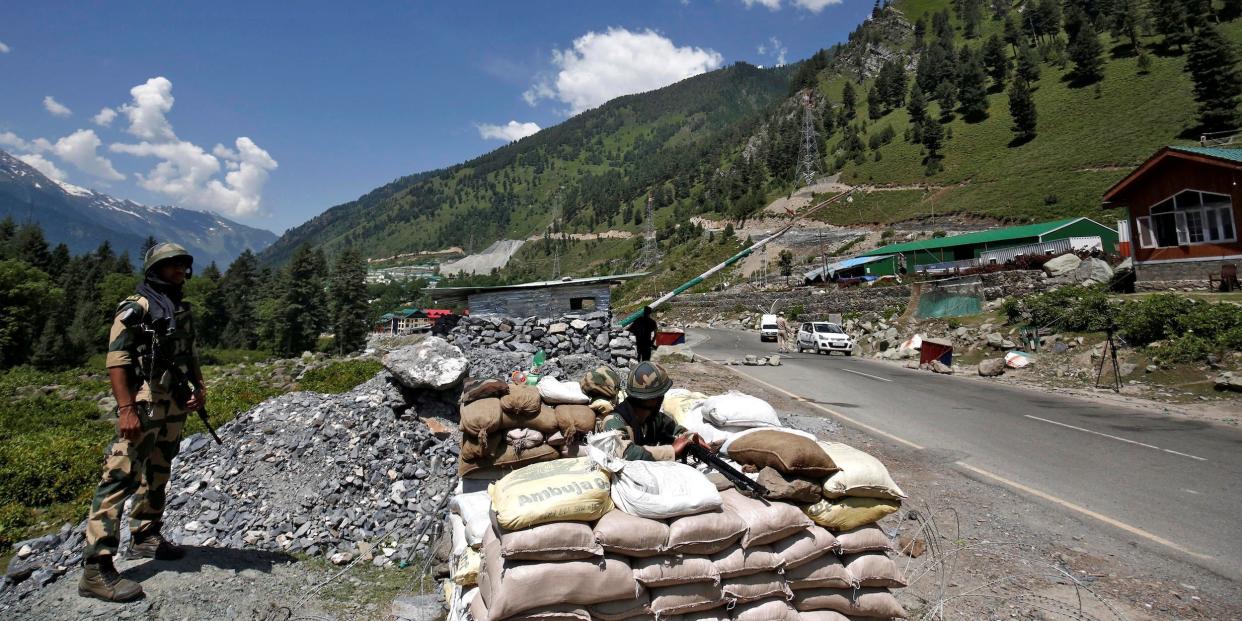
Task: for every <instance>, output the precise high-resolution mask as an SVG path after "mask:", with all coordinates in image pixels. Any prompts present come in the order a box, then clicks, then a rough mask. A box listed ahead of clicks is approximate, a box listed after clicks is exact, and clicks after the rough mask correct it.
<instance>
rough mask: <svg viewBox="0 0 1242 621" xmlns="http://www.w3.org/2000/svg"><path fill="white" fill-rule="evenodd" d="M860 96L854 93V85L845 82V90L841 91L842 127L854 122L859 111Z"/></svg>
mask: <svg viewBox="0 0 1242 621" xmlns="http://www.w3.org/2000/svg"><path fill="white" fill-rule="evenodd" d="M857 107H858V94H857V93H856V92H854V83H853V82H850V81H848V80H847V81H846V82H845V88H844V89H842V91H841V125H845V124H846V123H849V122H850V121H853V120H854V117H855V116H856V114H857V112H858V110H857Z"/></svg>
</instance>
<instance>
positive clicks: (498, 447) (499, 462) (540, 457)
mask: <svg viewBox="0 0 1242 621" xmlns="http://www.w3.org/2000/svg"><path fill="white" fill-rule="evenodd" d="M472 445H473V442H471V441H469V440H466V441H464V442H462V443H461V453H462V457H461V459H459V460H458V463H457V474H458V475H460V476H463V477H464V476H466V475H469V474H472V473H474V472H477V471H479V470H488V469H493V468H495V469H500V470H513V469H515V468H522V467H525V466H529V465H531V464H536V463H539V462H546V461H552V460H555V459H557V458H559V457H560V456H561V452H560V451H558V450H557V449H556V448H555V447H551V446H548V445H546V444H541V445H539V446H536V447H535V448H532V449H529V450H525V451H521V452H518V450H517V449H515V448H513V447H512V446H509V445H508V444H506V443H505V439H504V436H501V435H495V436H493V437H492V438H491V439H490V440H488V446H489V447H490V448H491V451H490V454H483V453H484V451H481V450H479V449H478V448H477V446H472ZM467 454H469V455H481V456H480V457H477V458H475V459H472V460H467V459H466V457H465V455H467Z"/></svg>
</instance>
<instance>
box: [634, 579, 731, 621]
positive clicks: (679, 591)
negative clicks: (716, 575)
mask: <svg viewBox="0 0 1242 621" xmlns="http://www.w3.org/2000/svg"><path fill="white" fill-rule="evenodd" d="M725 604H727V602H726V601H725V598H724V593H722V592H721V590H720V585H717V584H713V583H711V582H695V583H693V584H679V585H677V586H671V587H663V588H659V589H652V591H651V612H653V613H655V616H656V619H666V618H668V617H670V616H673V615H681V614H686V613H691V612H699V611H703V610H711V609H713V608H722V607H724V606H725Z"/></svg>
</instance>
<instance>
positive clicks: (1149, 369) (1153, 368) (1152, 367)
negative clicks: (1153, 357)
mask: <svg viewBox="0 0 1242 621" xmlns="http://www.w3.org/2000/svg"><path fill="white" fill-rule="evenodd" d="M1159 370H1160V367H1158V366H1156V365H1154V364H1149V365H1147V369H1146V371H1147V372H1148V373H1155V372H1156V371H1159Z"/></svg>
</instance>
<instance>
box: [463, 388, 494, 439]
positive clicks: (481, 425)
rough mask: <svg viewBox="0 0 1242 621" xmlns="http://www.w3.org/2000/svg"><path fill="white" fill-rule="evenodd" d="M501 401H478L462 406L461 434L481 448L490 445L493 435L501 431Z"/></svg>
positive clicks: (491, 399)
mask: <svg viewBox="0 0 1242 621" xmlns="http://www.w3.org/2000/svg"><path fill="white" fill-rule="evenodd" d="M500 412H501V409H500V399H496V398H487V399H477V400H475V401H472V402H470V403H467V404H465V405H463V406H461V411H460V415H461V423H460V427H461V433H462V435H463V436H465V438H466V439H468V440H474V441H475V443H476V444H477V445H478V446H480V447H485V446H487V445H488V440H489V439H490V436H491V434H494V433H496V432H497V431H500Z"/></svg>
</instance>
